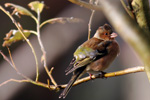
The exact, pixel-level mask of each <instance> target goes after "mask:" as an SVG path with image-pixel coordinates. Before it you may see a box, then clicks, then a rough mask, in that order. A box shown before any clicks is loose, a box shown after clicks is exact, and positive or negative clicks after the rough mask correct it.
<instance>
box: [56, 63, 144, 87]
mask: <svg viewBox="0 0 150 100" xmlns="http://www.w3.org/2000/svg"><path fill="white" fill-rule="evenodd" d="M143 71H144V67H143V66H137V67H133V68H128V69H125V70H121V71H116V72H111V73H106V74H104V75H101V74H100V75H92V79H91V78H90V76H88V77H85V78H82V79H79V80H77V81H76V82H75V83H74V84H73V86H76V85H78V84H81V83H84V82H87V81H90V80H93V79H97V78H108V77H115V76H121V75H126V74H131V73H137V72H143ZM66 86H67V84H65V85H60V86H59V87H60V88H65V87H66Z"/></svg>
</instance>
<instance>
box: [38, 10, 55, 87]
mask: <svg viewBox="0 0 150 100" xmlns="http://www.w3.org/2000/svg"><path fill="white" fill-rule="evenodd" d="M37 20H38V22H37V38H38V42H39V45H40V47H41V51H42V53H43V55H42V57H41V61H43V63H44V68H45V71H46V73H47V74H48V76H49V77H50V79H51V80H52V82H53V84H54V85H57V84H56V82H55V80H54V79H53V77H52V75H51V73H50V72H49V70H48V68H47V59H46V51H45V48H44V46H43V43H42V40H41V36H40V10H38V12H37Z"/></svg>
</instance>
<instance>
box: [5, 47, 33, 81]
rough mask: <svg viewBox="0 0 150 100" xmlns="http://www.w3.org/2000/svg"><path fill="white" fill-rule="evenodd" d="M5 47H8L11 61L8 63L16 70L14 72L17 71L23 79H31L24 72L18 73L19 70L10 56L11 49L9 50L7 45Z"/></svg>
mask: <svg viewBox="0 0 150 100" xmlns="http://www.w3.org/2000/svg"><path fill="white" fill-rule="evenodd" d="M7 49H8V52H9V56H10V60H11V62H12V64H10V65H12V67H13V68H14V69H15V70H16V72H17V73H18V74H19V75H21V76H22V77H23V78H25V79H27V80H31V79H30V78H28V77H27V76H25V75H24V74H22V73H20V71H19V70H18V69H17V67H16V65H15V63H14V61H13V58H12V56H11V51H10V49H9V47H7Z"/></svg>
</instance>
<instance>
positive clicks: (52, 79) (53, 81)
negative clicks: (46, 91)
mask: <svg viewBox="0 0 150 100" xmlns="http://www.w3.org/2000/svg"><path fill="white" fill-rule="evenodd" d="M53 70H54V67H52V68H51V70H50V72H49V74H50V75H49V76H50V79H51V81H52V83H53V84H54V85H55V86H56V87H57V86H58V85H57V83H56V81H55V80H54V78H53V76H52V71H53Z"/></svg>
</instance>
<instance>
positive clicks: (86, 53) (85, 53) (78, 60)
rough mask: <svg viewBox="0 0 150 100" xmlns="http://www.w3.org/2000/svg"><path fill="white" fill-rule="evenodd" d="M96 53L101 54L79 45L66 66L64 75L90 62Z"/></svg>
mask: <svg viewBox="0 0 150 100" xmlns="http://www.w3.org/2000/svg"><path fill="white" fill-rule="evenodd" d="M98 55H101V53H99V52H98V51H97V50H94V49H92V48H87V47H82V46H80V47H79V48H77V50H76V51H75V53H74V58H73V60H72V61H71V63H70V64H69V66H68V67H67V70H66V75H68V74H69V73H71V72H73V71H74V70H76V69H78V68H80V67H82V66H85V65H87V64H89V63H91V62H92V61H93V60H94V59H96V57H97V56H98Z"/></svg>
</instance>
